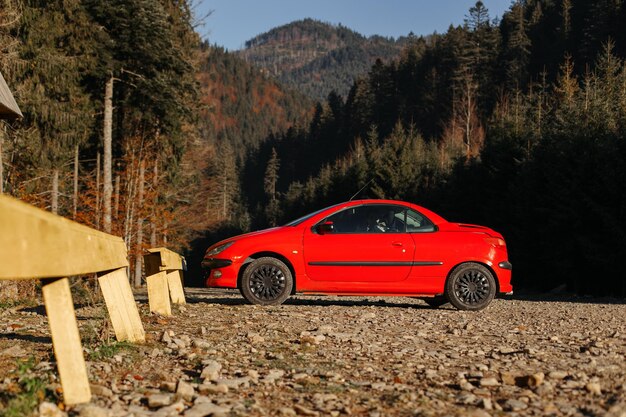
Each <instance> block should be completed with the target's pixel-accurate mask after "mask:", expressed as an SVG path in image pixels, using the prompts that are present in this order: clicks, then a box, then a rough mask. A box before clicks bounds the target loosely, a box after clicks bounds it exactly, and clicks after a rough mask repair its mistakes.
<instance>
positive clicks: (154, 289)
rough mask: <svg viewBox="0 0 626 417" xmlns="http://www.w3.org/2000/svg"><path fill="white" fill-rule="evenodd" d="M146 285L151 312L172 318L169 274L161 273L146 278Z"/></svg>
mask: <svg viewBox="0 0 626 417" xmlns="http://www.w3.org/2000/svg"><path fill="white" fill-rule="evenodd" d="M146 284H147V286H148V304H149V305H150V312H152V313H159V314H162V315H164V316H171V315H172V306H171V305H170V294H169V291H168V283H167V272H165V271H161V272H158V273H156V274H152V275H150V276H148V277H146Z"/></svg>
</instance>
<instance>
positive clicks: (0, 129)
mask: <svg viewBox="0 0 626 417" xmlns="http://www.w3.org/2000/svg"><path fill="white" fill-rule="evenodd" d="M3 141H4V122H2V121H0V194H3V193H4V164H3V161H4V158H3V156H4V153H3V152H2V142H3Z"/></svg>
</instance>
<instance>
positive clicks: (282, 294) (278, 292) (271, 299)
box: [239, 257, 293, 305]
mask: <svg viewBox="0 0 626 417" xmlns="http://www.w3.org/2000/svg"><path fill="white" fill-rule="evenodd" d="M292 289H293V276H292V275H291V271H290V270H289V268H288V267H287V265H285V263H284V262H282V261H280V260H278V259H276V258H272V257H263V258H259V259H256V260H254V261H252V263H250V264H249V265H248V267H247V268H246V270H245V271H244V273H243V276H242V278H241V283H240V285H239V291H240V292H241V295H243V297H244V298H245V299H246V300H247V301H248V302H249V303H250V304H258V305H279V304H282V303H283V302H284V301H285V300H286V299H287V298H289V295H290V294H291V290H292Z"/></svg>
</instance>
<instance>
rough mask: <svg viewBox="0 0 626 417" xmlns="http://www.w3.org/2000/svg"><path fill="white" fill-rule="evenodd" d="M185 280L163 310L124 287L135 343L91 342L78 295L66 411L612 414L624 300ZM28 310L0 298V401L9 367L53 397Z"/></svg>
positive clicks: (17, 390) (91, 321)
mask: <svg viewBox="0 0 626 417" xmlns="http://www.w3.org/2000/svg"><path fill="white" fill-rule="evenodd" d="M187 295H188V300H189V304H188V305H187V306H185V307H183V308H175V310H176V311H175V313H174V316H173V317H168V318H165V317H159V316H155V315H150V314H148V313H147V305H146V302H145V296H144V295H141V294H140V295H138V299H139V300H140V306H141V312H142V319H143V320H144V325H145V327H146V331H147V334H148V342H147V343H146V345H143V346H128V345H125V344H118V343H113V342H111V343H110V344H103V343H102V342H101V340H104V339H106V337H107V333H110V331H109V330H108V329H107V327H106V326H104V325H103V323H105V321H104V320H103V319H102V314H103V310H102V308H101V307H83V308H79V309H78V311H77V313H78V316H79V322H80V326H81V335H82V337H83V339H84V343H85V346H86V347H87V352H86V356H87V358H88V361H89V362H88V367H89V373H90V377H91V380H92V382H93V384H94V386H93V392H94V398H93V401H92V404H91V405H90V406H88V407H85V406H83V407H78V408H74V409H72V410H68V411H69V412H70V414H80V415H83V416H91V417H94V416H106V415H109V416H126V415H134V416H143V415H162V416H168V415H179V414H180V415H185V416H189V417H194V416H207V415H223V416H230V415H235V416H238V415H242V416H243V415H251V416H266V415H285V416H289V415H309V416H315V415H319V416H322V415H331V416H342V415H354V416H390V415H393V416H395V415H398V416H431V415H432V416H439V415H474V416H487V415H491V416H496V415H509V416H513V415H537V416H542V415H556V416H576V415H580V416H583V415H584V416H595V415H598V416H600V415H609V416H616V417H617V416H619V417H624V416H626V356H625V355H626V304H625V302H624V300H622V302H621V303H619V302H616V301H615V300H613V302H611V301H607V300H601V302H600V303H594V302H591V301H592V300H585V299H582V300H581V299H579V300H576V301H578V302H567V301H541V300H534V301H531V300H524V301H521V300H496V301H495V302H494V303H493V304H492V305H491V306H490V307H489V308H488V309H487V310H485V311H483V312H479V313H466V312H460V311H456V310H453V309H452V308H446V307H443V308H440V309H436V310H435V309H431V308H428V307H427V306H426V305H425V304H424V303H423V302H422V301H419V300H414V299H407V298H380V297H376V298H371V297H370V298H339V297H294V298H292V299H291V300H290V301H288V303H287V304H285V305H283V306H280V307H270V308H262V307H255V306H250V305H246V304H244V302H243V299H242V298H241V297H240V296H239V294H238V293H236V292H227V291H215V290H190V291H188V294H187ZM42 313H43V311H42V309H41V308H30V309H23V308H22V309H4V310H0V392H2V394H1V395H2V396H1V397H0V407H5V408H6V407H13V406H14V402H15V401H13V402H11V403H10V404H9V402H10V401H11V400H15V399H16V398H21V397H22V396H24V391H25V388H24V383H23V380H24V379H25V378H26V379H27V378H31V379H34V380H38V381H42V383H43V385H44V386H45V388H47V390H46V391H45V393H44V395H45V396H46V398H47V401H51V402H54V400H55V398H56V397H55V395H54V391H55V389H57V388H58V383H57V380H56V369H55V367H54V363H53V362H52V360H53V357H52V355H51V349H50V340H49V336H48V333H47V323H46V320H45V316H43V315H42ZM109 337H110V335H109ZM29 357H32V358H34V359H33V360H31V362H30V363H28V362H24V361H25V360H26V359H27V358H29ZM18 363H21V365H20V370H17V364H18ZM20 378H21V380H20ZM39 395H41V394H39ZM44 408H45V407H44ZM50 409H51V410H52V411H51V412H59V413H61V412H60V411H59V410H55V407H53V406H51V405H50ZM48 411H50V410H48ZM0 412H1V411H0ZM607 413H608V414H607Z"/></svg>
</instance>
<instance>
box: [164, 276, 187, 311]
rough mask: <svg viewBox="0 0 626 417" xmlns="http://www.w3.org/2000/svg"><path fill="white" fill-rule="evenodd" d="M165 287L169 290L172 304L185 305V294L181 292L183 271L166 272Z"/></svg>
mask: <svg viewBox="0 0 626 417" xmlns="http://www.w3.org/2000/svg"><path fill="white" fill-rule="evenodd" d="M167 286H168V287H169V289H170V297H172V302H173V303H174V304H186V301H185V292H184V291H183V271H181V270H174V271H167Z"/></svg>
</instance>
